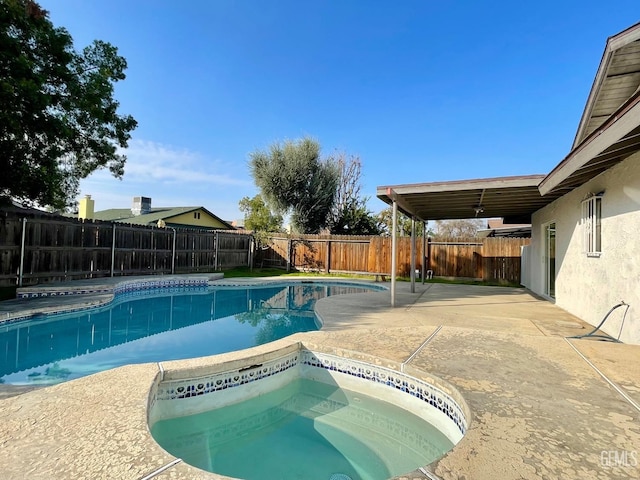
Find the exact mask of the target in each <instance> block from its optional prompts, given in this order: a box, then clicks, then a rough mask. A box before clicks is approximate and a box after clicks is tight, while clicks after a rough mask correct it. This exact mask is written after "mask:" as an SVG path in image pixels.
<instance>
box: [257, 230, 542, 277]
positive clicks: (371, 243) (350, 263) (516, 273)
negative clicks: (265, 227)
mask: <svg viewBox="0 0 640 480" xmlns="http://www.w3.org/2000/svg"><path fill="white" fill-rule="evenodd" d="M391 241H392V240H391V238H389V237H354V236H337V235H333V236H323V235H302V236H298V237H292V238H285V237H277V236H274V237H271V238H270V240H269V244H268V247H267V248H265V249H264V250H262V251H261V252H260V254H259V255H257V256H256V260H257V262H258V263H259V264H260V265H262V266H275V267H279V268H287V269H294V270H309V271H322V272H327V273H343V272H350V273H362V274H386V275H389V274H390V272H391ZM397 242H398V244H397V258H396V265H397V271H398V275H399V276H404V277H408V276H409V275H410V271H411V239H410V238H409V237H400V238H398V239H397ZM529 242H530V239H528V238H484V239H471V240H460V239H452V240H447V241H435V240H433V239H428V241H427V245H426V255H425V254H424V253H423V242H422V238H417V239H416V269H418V270H420V271H422V264H423V259H424V264H425V270H431V271H432V272H433V275H434V276H439V277H456V278H460V277H462V278H474V279H482V280H486V281H495V282H504V283H518V284H519V283H520V251H521V247H522V246H523V245H528V244H529Z"/></svg>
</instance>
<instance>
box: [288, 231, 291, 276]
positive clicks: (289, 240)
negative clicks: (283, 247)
mask: <svg viewBox="0 0 640 480" xmlns="http://www.w3.org/2000/svg"><path fill="white" fill-rule="evenodd" d="M290 271H291V239H290V238H289V239H288V240H287V272H290Z"/></svg>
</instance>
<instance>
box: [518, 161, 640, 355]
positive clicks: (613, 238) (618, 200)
mask: <svg viewBox="0 0 640 480" xmlns="http://www.w3.org/2000/svg"><path fill="white" fill-rule="evenodd" d="M601 191H604V192H605V193H604V196H603V198H602V255H601V256H600V257H588V256H587V255H586V253H584V248H583V232H582V226H581V225H580V217H581V213H582V210H581V202H582V200H583V199H584V198H586V196H587V195H588V194H589V193H598V192H601ZM549 222H555V223H556V305H558V306H559V307H561V308H563V309H565V310H567V311H568V312H570V313H572V314H574V315H576V316H578V317H580V318H582V319H583V320H585V321H587V322H589V323H590V324H592V325H597V324H598V323H600V321H601V320H602V319H603V318H604V316H605V315H606V313H607V312H608V311H609V309H610V308H611V307H613V306H614V305H615V304H617V303H619V302H620V301H621V300H623V301H624V302H626V303H627V304H629V305H630V308H629V310H628V312H627V315H626V319H624V325H623V328H622V332H620V329H621V326H622V320H623V317H624V315H623V314H624V311H625V309H624V307H623V308H618V309H616V310H615V312H613V313H612V314H611V316H610V317H609V319H608V320H607V322H606V323H605V325H604V326H603V330H604V331H605V332H607V333H608V334H610V335H612V336H614V337H616V338H617V337H618V335H620V340H622V341H623V342H626V343H635V344H640V154H635V155H633V156H631V157H629V158H628V159H626V160H625V161H624V162H622V163H620V164H618V165H617V166H615V167H613V168H611V169H609V170H608V171H606V172H604V173H603V174H601V175H599V176H598V177H596V178H594V179H593V180H591V181H590V182H588V183H587V184H585V185H583V186H582V187H580V188H577V189H576V190H574V191H572V192H570V193H568V194H567V195H565V196H563V197H561V198H559V199H558V200H556V201H555V202H553V203H551V204H550V205H548V206H546V207H545V208H543V209H541V210H539V211H537V212H536V213H535V214H534V215H533V219H532V242H531V243H532V245H531V249H530V252H529V254H530V255H529V262H530V265H529V278H528V279H527V283H528V285H527V286H528V287H529V288H530V289H531V290H532V291H534V292H536V293H538V294H541V295H543V294H544V289H545V275H544V247H545V242H544V240H545V238H544V234H545V230H544V228H545V225H546V224H547V223H549Z"/></svg>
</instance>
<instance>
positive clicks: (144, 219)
mask: <svg viewBox="0 0 640 480" xmlns="http://www.w3.org/2000/svg"><path fill="white" fill-rule="evenodd" d="M195 210H202V211H204V212H206V213H207V214H208V215H210V216H211V217H213V218H215V219H216V220H217V221H219V222H221V223H222V224H223V225H225V228H228V229H229V230H235V229H234V228H233V227H232V226H231V225H229V223H228V222H225V221H224V220H222V219H221V218H220V217H218V216H216V215H214V214H213V213H211V212H210V211H209V210H207V209H206V208H204V207H158V208H152V209H151V212H150V213H145V214H141V215H133V214H132V213H131V209H130V208H110V209H108V210H101V211H99V212H95V213H94V216H93V218H94V219H95V220H103V221H108V222H121V223H131V224H133V225H155V224H157V223H158V220H164V221H165V222H166V223H169V224H170V223H171V218H173V217H177V216H178V215H182V214H184V213H189V212H193V211H195Z"/></svg>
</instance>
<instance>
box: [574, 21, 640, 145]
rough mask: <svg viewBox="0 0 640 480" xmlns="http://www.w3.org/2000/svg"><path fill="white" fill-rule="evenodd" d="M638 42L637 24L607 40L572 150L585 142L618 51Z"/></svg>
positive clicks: (639, 38) (639, 27)
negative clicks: (614, 55)
mask: <svg viewBox="0 0 640 480" xmlns="http://www.w3.org/2000/svg"><path fill="white" fill-rule="evenodd" d="M636 40H640V23H636V24H635V25H632V26H631V27H629V28H627V29H626V30H623V31H622V32H620V33H618V34H616V35H614V36H612V37H609V38H608V39H607V44H606V46H605V49H604V52H603V54H602V59H601V60H600V65H599V66H598V71H597V73H596V76H595V77H594V80H593V84H592V86H591V90H590V92H589V97H588V98H587V103H586V104H585V107H584V111H583V112H582V117H581V118H580V123H579V124H578V130H577V132H576V135H575V137H574V139H573V145H572V147H571V148H572V150H573V149H575V148H576V147H578V145H579V144H580V143H582V141H583V140H585V136H584V133H585V130H586V128H587V126H588V125H589V120H590V118H591V115H592V113H593V110H594V108H595V105H596V103H597V100H598V98H599V96H600V91H601V89H602V86H603V83H604V81H605V79H606V78H607V71H608V70H609V67H610V65H611V60H612V58H613V54H614V53H615V51H616V50H618V49H620V48H622V47H624V46H626V45H628V44H629V43H631V42H635V41H636Z"/></svg>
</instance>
